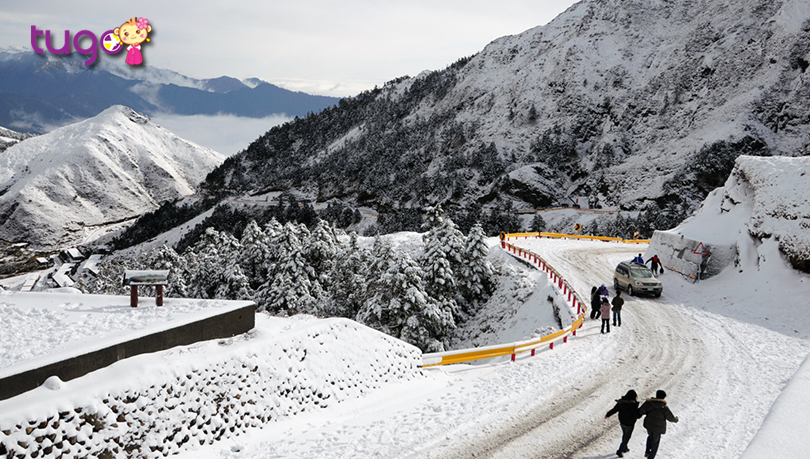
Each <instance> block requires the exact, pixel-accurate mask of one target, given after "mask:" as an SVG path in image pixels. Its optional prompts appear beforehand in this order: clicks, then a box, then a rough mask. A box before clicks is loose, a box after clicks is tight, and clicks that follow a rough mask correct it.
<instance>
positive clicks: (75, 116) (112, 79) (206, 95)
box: [0, 49, 339, 133]
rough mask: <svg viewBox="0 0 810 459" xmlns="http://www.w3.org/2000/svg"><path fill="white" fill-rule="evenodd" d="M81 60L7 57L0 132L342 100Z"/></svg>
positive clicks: (315, 107)
mask: <svg viewBox="0 0 810 459" xmlns="http://www.w3.org/2000/svg"><path fill="white" fill-rule="evenodd" d="M81 59H82V57H81V55H79V54H77V53H74V54H73V55H71V56H69V57H63V58H61V59H59V58H56V57H54V56H48V57H43V56H40V55H38V54H36V53H34V52H33V51H30V50H27V51H26V50H20V49H6V50H0V81H2V86H0V126H5V127H7V128H11V129H14V130H17V131H20V132H31V133H43V132H45V131H47V130H48V129H49V128H52V127H53V126H54V125H57V126H58V125H64V124H67V123H70V122H75V121H79V120H82V119H85V118H89V117H92V116H95V115H97V114H99V113H100V112H102V111H103V110H106V109H107V108H109V107H110V106H112V105H125V106H127V107H130V108H132V109H134V110H136V111H139V112H143V113H146V114H156V113H168V114H179V115H215V114H232V115H238V116H245V117H253V118H261V117H265V116H269V115H274V114H285V115H287V116H290V117H294V116H305V115H306V114H307V113H310V112H319V111H321V110H323V109H324V108H326V107H328V106H331V105H334V104H336V103H337V102H338V101H339V99H338V98H336V97H326V96H313V95H309V94H305V93H302V92H294V91H289V90H286V89H282V88H280V87H278V86H275V85H272V84H270V83H267V82H265V81H262V80H259V79H257V78H248V79H246V80H244V81H240V80H238V79H236V78H231V77H227V76H223V77H219V78H213V79H204V80H199V79H194V78H189V77H186V76H184V75H181V74H179V73H176V72H173V71H170V70H165V69H158V68H154V67H144V68H140V69H131V68H122V67H120V66H118V65H117V64H116V63H110V62H107V61H104V62H100V63H99V64H97V65H95V66H93V67H86V66H84V65H83V63H82V60H81Z"/></svg>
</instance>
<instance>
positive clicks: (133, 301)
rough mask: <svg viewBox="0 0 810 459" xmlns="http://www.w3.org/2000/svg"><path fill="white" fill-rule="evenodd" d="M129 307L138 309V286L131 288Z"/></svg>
mask: <svg viewBox="0 0 810 459" xmlns="http://www.w3.org/2000/svg"><path fill="white" fill-rule="evenodd" d="M129 305H130V306H132V307H133V308H137V307H138V286H137V285H130V286H129Z"/></svg>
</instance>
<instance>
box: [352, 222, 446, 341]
mask: <svg viewBox="0 0 810 459" xmlns="http://www.w3.org/2000/svg"><path fill="white" fill-rule="evenodd" d="M373 253H374V256H375V259H374V261H373V262H372V265H371V273H370V274H371V277H370V279H369V289H368V295H369V296H368V299H367V300H366V301H365V302H364V304H363V307H362V308H361V309H360V311H359V312H358V314H357V317H356V320H357V321H359V322H361V323H365V324H367V325H369V326H371V327H372V328H375V329H377V330H380V331H382V332H384V333H387V334H389V335H391V336H394V337H397V338H400V339H403V340H405V341H408V342H409V343H411V344H413V345H415V346H418V347H419V348H421V349H422V350H424V351H427V352H432V351H440V350H444V345H443V344H442V342H441V341H440V340H441V339H442V338H443V337H444V336H445V335H446V334H447V332H448V331H449V330H450V329H452V328H454V327H455V322H454V320H453V315H452V314H451V313H449V312H447V311H446V310H445V309H443V308H442V307H440V305H439V304H438V303H437V302H436V301H435V300H433V299H432V298H430V297H429V296H428V295H427V293H426V292H425V290H424V288H423V287H422V270H421V269H420V268H419V265H417V264H416V263H415V262H414V261H413V260H412V259H411V257H410V256H409V255H408V254H407V253H404V254H402V255H401V256H395V255H394V252H393V250H392V249H391V246H390V245H388V244H385V243H382V242H381V241H380V240H379V238H378V239H377V240H376V241H375V248H374V251H373Z"/></svg>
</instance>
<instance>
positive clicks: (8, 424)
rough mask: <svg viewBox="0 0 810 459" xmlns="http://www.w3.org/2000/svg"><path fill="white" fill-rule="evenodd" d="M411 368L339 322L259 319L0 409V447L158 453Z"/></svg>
mask: <svg viewBox="0 0 810 459" xmlns="http://www.w3.org/2000/svg"><path fill="white" fill-rule="evenodd" d="M420 364H421V352H420V351H419V350H418V349H417V348H415V347H413V346H410V345H408V344H406V343H404V342H402V341H399V340H396V339H393V338H391V337H389V336H387V335H384V334H382V333H379V332H376V331H374V330H371V329H369V328H367V327H365V326H362V325H359V324H357V323H355V322H352V321H349V320H345V319H328V320H320V319H314V318H312V317H308V316H296V317H293V318H291V319H282V318H275V317H270V316H267V315H265V314H259V315H258V316H257V320H256V328H255V330H254V331H252V332H250V333H247V334H245V335H242V336H238V337H235V338H231V339H228V340H217V341H208V342H201V343H196V344H194V345H191V346H180V347H176V348H174V349H171V350H168V351H163V352H158V353H155V354H150V355H141V356H137V357H133V358H129V359H125V360H122V361H119V362H117V363H115V364H113V365H111V366H109V367H106V368H103V369H101V370H98V371H95V372H93V373H90V374H88V375H86V376H83V377H81V378H77V379H75V380H72V381H69V382H62V381H59V380H57V379H53V378H52V379H51V380H48V381H46V384H45V385H43V386H42V387H40V388H38V389H35V390H33V391H29V392H27V393H25V394H22V395H19V396H17V397H13V398H11V399H8V400H4V401H0V443H2V444H3V445H5V447H6V448H7V449H9V450H13V451H14V452H15V454H17V455H18V456H22V457H37V456H38V455H39V456H41V455H43V454H46V455H48V454H53V455H58V454H66V455H70V456H91V457H92V456H95V457H102V456H106V457H120V458H124V457H131V456H132V455H135V454H137V455H138V456H140V457H162V456H164V455H166V454H172V453H177V452H179V451H181V450H184V449H187V448H188V447H189V446H191V445H196V446H197V447H199V446H200V445H203V444H213V443H214V442H216V441H218V440H223V439H227V438H231V437H234V436H237V435H240V434H241V433H243V432H245V431H246V430H247V429H249V428H251V427H258V426H260V425H266V424H267V423H269V422H271V421H273V422H275V421H278V420H281V419H284V418H287V417H289V416H291V415H295V414H298V413H302V412H306V411H313V410H316V409H319V408H326V407H329V406H332V405H335V404H337V403H339V402H343V401H346V400H349V399H356V398H358V397H361V396H363V395H364V394H367V393H369V392H372V391H374V390H376V389H379V388H381V387H383V386H386V385H390V384H392V383H395V382H401V381H412V380H418V379H421V378H424V375H423V373H422V371H421V369H420V368H419V367H418V366H419V365H420Z"/></svg>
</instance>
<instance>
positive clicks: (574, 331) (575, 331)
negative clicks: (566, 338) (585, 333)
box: [571, 328, 577, 336]
mask: <svg viewBox="0 0 810 459" xmlns="http://www.w3.org/2000/svg"><path fill="white" fill-rule="evenodd" d="M571 334H572V335H574V336H577V329H576V328H575V329H574V330H573V331H572V332H571Z"/></svg>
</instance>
